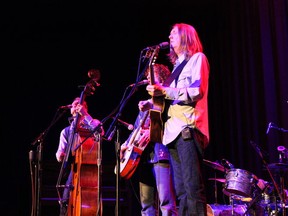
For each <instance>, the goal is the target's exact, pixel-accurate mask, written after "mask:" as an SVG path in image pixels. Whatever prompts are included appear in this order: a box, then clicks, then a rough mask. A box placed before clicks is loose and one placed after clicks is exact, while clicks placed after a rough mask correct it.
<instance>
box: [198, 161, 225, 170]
mask: <svg viewBox="0 0 288 216" xmlns="http://www.w3.org/2000/svg"><path fill="white" fill-rule="evenodd" d="M203 162H204V164H206V165H207V166H209V167H211V168H213V169H215V170H219V171H221V172H225V168H224V166H222V165H221V164H220V163H218V162H212V161H209V160H205V159H203Z"/></svg>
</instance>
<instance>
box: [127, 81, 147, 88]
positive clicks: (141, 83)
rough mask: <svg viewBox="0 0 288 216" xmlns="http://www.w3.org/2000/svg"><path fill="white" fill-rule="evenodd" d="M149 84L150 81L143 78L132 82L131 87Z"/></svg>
mask: <svg viewBox="0 0 288 216" xmlns="http://www.w3.org/2000/svg"><path fill="white" fill-rule="evenodd" d="M147 84H149V81H148V80H142V81H140V82H138V83H132V84H131V85H129V87H134V86H142V85H147Z"/></svg>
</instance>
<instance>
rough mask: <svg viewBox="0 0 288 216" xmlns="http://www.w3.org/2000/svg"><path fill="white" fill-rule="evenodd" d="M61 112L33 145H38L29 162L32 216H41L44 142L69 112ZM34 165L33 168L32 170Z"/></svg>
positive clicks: (57, 113)
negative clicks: (52, 129)
mask: <svg viewBox="0 0 288 216" xmlns="http://www.w3.org/2000/svg"><path fill="white" fill-rule="evenodd" d="M59 110H60V109H58V110H57V112H56V114H55V116H54V118H53V120H52V121H51V123H50V124H49V126H48V127H47V128H46V129H45V130H44V131H43V132H42V133H40V135H39V136H37V138H36V139H35V140H34V141H33V142H32V143H31V145H32V146H35V145H36V144H37V143H38V145H37V148H36V151H33V150H30V151H29V162H30V169H31V170H30V171H31V173H30V174H31V181H32V210H31V211H32V212H31V215H32V216H40V215H41V203H40V197H41V192H42V172H43V169H42V160H43V147H44V140H45V137H46V135H47V134H48V132H49V130H50V128H51V127H52V126H53V125H54V124H55V123H56V122H57V121H58V120H59V119H60V118H61V117H62V116H63V114H64V113H65V112H66V111H67V110H66V109H63V111H62V112H61V113H60V114H59ZM32 165H34V166H33V168H32Z"/></svg>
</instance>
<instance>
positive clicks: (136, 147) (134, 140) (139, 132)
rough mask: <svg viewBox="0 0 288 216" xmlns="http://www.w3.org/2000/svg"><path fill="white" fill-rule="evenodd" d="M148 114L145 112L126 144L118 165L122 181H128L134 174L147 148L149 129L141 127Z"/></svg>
mask: <svg viewBox="0 0 288 216" xmlns="http://www.w3.org/2000/svg"><path fill="white" fill-rule="evenodd" d="M148 114H149V112H148V111H146V113H145V114H144V117H143V118H142V119H141V121H140V124H139V126H138V127H137V128H136V129H135V130H134V131H133V133H132V135H131V138H130V140H129V142H128V144H127V147H128V148H127V149H126V150H125V152H124V155H123V158H122V159H121V160H120V164H119V167H120V168H119V174H120V176H121V177H122V178H124V179H130V178H131V177H132V175H133V174H134V173H135V171H136V168H137V166H138V165H139V162H140V158H141V155H142V152H143V151H144V150H145V148H146V147H147V146H148V144H149V142H150V140H149V132H150V131H149V129H144V128H143V126H144V124H145V121H146V119H147V117H148Z"/></svg>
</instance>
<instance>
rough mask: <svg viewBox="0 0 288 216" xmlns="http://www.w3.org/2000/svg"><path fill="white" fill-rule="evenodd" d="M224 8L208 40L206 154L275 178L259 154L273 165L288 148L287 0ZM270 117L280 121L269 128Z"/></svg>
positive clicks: (226, 3)
mask: <svg viewBox="0 0 288 216" xmlns="http://www.w3.org/2000/svg"><path fill="white" fill-rule="evenodd" d="M219 8H221V9H222V10H221V9H220V10H219V17H218V19H217V20H218V21H216V20H215V22H217V24H216V23H215V24H216V26H217V27H215V30H214V32H215V35H214V36H212V37H211V38H213V39H212V41H210V42H209V43H210V44H208V46H209V47H210V48H209V49H211V50H209V54H210V56H209V58H210V62H212V63H211V74H210V89H209V109H210V110H209V113H210V116H209V117H210V133H211V142H210V146H209V147H208V148H207V151H206V156H205V157H206V158H207V159H208V160H211V161H216V160H221V159H223V158H225V159H227V160H228V161H230V162H231V163H232V164H234V166H235V168H239V169H244V170H247V171H249V172H251V173H253V174H255V175H256V176H257V177H258V178H262V179H265V180H267V181H271V179H270V178H269V177H270V176H269V175H268V173H267V170H266V169H265V166H264V162H263V160H262V157H261V155H260V154H261V153H263V154H264V159H265V161H266V162H267V164H268V165H270V166H273V164H274V163H278V155H279V154H278V151H277V147H278V146H285V147H287V148H288V133H287V132H286V131H285V130H287V129H288V88H287V84H288V15H287V12H288V1H287V0H275V1H270V0H252V1H222V5H221V6H220V7H219ZM211 59H212V61H211ZM269 122H272V123H273V125H275V127H273V128H271V129H270V130H269V131H268V134H267V133H266V132H267V128H268V124H269ZM277 127H278V128H279V129H277ZM281 129H282V130H281ZM251 141H252V142H253V143H254V144H256V148H255V145H251V144H250V143H251ZM257 147H259V148H260V152H261V153H260V154H259V152H258V151H257ZM266 154H267V155H266ZM271 164H272V165H271ZM207 175H209V176H208V177H211V176H210V175H211V173H208V174H207ZM220 176H221V174H220ZM212 177H213V176H212ZM208 184H211V182H210V183H208ZM286 184H287V183H286Z"/></svg>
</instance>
